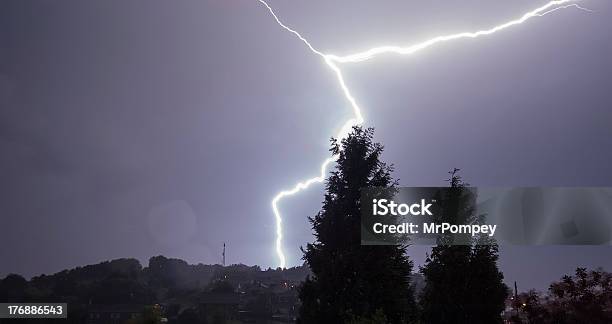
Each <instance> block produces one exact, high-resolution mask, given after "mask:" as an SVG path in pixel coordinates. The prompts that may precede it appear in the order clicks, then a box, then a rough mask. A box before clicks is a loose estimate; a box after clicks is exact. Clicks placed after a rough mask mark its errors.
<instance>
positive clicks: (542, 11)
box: [257, 0, 590, 268]
mask: <svg viewBox="0 0 612 324" xmlns="http://www.w3.org/2000/svg"><path fill="white" fill-rule="evenodd" d="M257 1H259V2H260V3H261V4H262V5H264V6H265V7H266V9H267V10H268V11H269V12H270V14H271V15H272V17H273V18H274V20H275V21H276V23H277V24H278V25H279V26H280V27H281V28H283V29H284V30H285V31H287V32H289V33H291V34H292V35H293V36H295V37H297V38H298V39H299V40H300V41H302V42H303V43H304V44H305V45H306V47H307V48H308V49H309V50H310V51H311V52H312V53H313V54H315V55H318V56H319V57H321V59H322V60H323V62H324V63H325V64H326V65H327V66H328V67H329V69H330V70H331V72H333V74H334V75H335V77H336V79H337V81H338V85H339V87H340V90H341V92H342V94H343V95H344V97H345V98H346V100H347V101H348V103H349V104H350V106H351V108H352V110H353V114H354V115H353V117H352V118H350V119H349V120H347V121H346V122H345V123H344V125H343V126H342V128H341V129H340V132H339V133H338V134H337V135H336V138H337V139H339V140H341V139H343V138H345V137H346V136H347V135H348V134H349V132H350V130H351V128H352V127H353V126H355V125H360V124H362V123H363V122H364V120H363V117H362V114H361V108H360V107H359V105H358V104H357V101H356V99H355V97H353V94H352V93H351V91H350V90H349V88H348V86H347V85H346V82H345V80H344V76H343V74H342V70H341V69H340V64H348V63H359V62H363V61H367V60H370V59H373V58H375V57H377V56H379V55H382V54H399V55H409V54H413V53H416V52H418V51H420V50H423V49H426V48H428V47H430V46H433V45H436V44H438V43H442V42H447V41H451V40H458V39H468V38H477V37H481V36H486V35H491V34H494V33H496V32H499V31H502V30H504V29H506V28H509V27H512V26H515V25H519V24H522V23H524V22H526V21H527V20H529V19H531V18H534V17H542V16H545V15H547V14H549V13H552V12H555V11H557V10H560V9H565V8H570V7H573V8H577V9H580V10H584V11H590V10H588V9H586V8H584V7H581V6H580V5H578V4H577V3H576V2H578V1H579V0H555V1H550V2H548V3H546V4H545V5H543V6H541V7H538V8H536V9H534V10H532V11H529V12H527V13H525V14H524V15H522V16H521V17H519V18H516V19H514V20H510V21H508V22H506V23H503V24H500V25H497V26H493V27H491V28H489V29H484V30H479V31H475V32H459V33H455V34H450V35H443V36H437V37H433V38H431V39H428V40H425V41H423V42H420V43H416V44H413V45H409V46H395V45H393V46H380V47H374V48H371V49H368V50H365V51H362V52H356V53H354V54H349V55H345V56H338V55H333V54H326V53H324V52H321V51H320V50H318V49H317V48H315V47H314V46H313V45H312V44H311V43H310V42H309V41H308V40H307V39H306V38H305V37H303V36H302V35H301V34H300V33H299V32H297V31H296V30H294V29H292V28H290V27H288V26H287V25H285V24H284V23H283V22H282V21H281V20H280V19H279V18H278V16H277V15H276V13H275V12H274V10H273V9H272V7H270V6H269V5H268V3H266V1H264V0H257ZM336 158H337V156H334V157H332V158H328V159H326V160H325V161H323V163H322V164H321V166H320V168H319V175H318V176H315V177H312V178H309V179H306V180H304V181H301V182H298V183H297V184H296V185H294V186H293V187H292V188H290V189H287V190H283V191H281V192H279V193H278V194H277V195H276V196H275V197H274V198H273V199H272V211H273V212H274V217H275V220H276V244H275V248H276V254H277V255H278V259H279V266H280V267H281V268H285V267H286V265H287V260H286V257H285V253H284V249H283V244H282V243H283V227H282V222H283V218H282V216H281V213H280V209H279V207H278V205H279V203H280V202H281V200H282V199H283V198H285V197H287V196H292V195H294V194H296V193H298V192H300V191H302V190H304V189H307V188H308V187H309V186H310V185H312V184H314V183H320V182H323V180H324V179H325V174H326V172H327V167H328V166H329V165H330V164H331V163H332V162H334V161H335V160H336Z"/></svg>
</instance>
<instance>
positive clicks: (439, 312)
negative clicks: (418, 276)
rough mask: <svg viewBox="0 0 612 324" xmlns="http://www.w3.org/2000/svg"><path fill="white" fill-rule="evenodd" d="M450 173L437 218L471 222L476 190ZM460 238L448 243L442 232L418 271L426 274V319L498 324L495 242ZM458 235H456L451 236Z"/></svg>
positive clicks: (501, 293) (500, 291) (501, 287)
mask: <svg viewBox="0 0 612 324" xmlns="http://www.w3.org/2000/svg"><path fill="white" fill-rule="evenodd" d="M458 171H459V169H454V170H453V171H451V172H449V173H450V175H451V177H450V179H448V181H449V183H450V188H448V190H445V191H443V197H439V198H438V202H439V204H440V207H441V208H440V211H441V212H440V215H437V216H436V217H437V219H436V221H437V222H449V223H452V224H469V223H474V222H477V221H478V215H475V210H474V203H473V202H474V199H475V197H474V194H473V192H472V191H471V190H469V188H467V184H466V183H464V182H463V181H462V179H461V177H460V176H459V175H458ZM465 235H466V236H465V237H459V238H458V239H459V240H460V241H462V242H467V244H463V245H450V243H451V239H452V238H451V237H450V236H446V235H442V236H440V237H439V239H438V245H437V246H435V247H434V248H433V249H432V252H431V254H430V255H429V256H428V257H427V259H426V261H425V265H424V266H423V267H422V268H421V272H422V274H423V275H424V277H425V288H424V289H423V292H422V295H421V298H420V303H421V317H422V321H423V322H424V323H431V324H438V323H476V324H478V323H501V322H502V319H501V312H502V311H503V309H504V303H505V300H506V298H507V294H508V292H507V287H506V285H505V284H504V283H503V278H504V277H503V274H502V273H501V272H500V271H499V269H498V267H497V260H498V247H497V244H496V243H495V241H493V240H491V239H490V238H488V237H486V236H483V237H478V238H476V239H475V240H472V239H471V238H470V237H467V236H469V235H470V234H465ZM454 238H455V239H457V234H455V235H454Z"/></svg>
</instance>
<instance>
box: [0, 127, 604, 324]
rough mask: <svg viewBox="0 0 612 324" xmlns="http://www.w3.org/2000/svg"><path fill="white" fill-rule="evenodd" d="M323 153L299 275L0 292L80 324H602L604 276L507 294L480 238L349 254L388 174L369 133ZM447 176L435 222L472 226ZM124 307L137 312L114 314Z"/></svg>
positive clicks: (66, 281) (130, 273) (11, 281)
mask: <svg viewBox="0 0 612 324" xmlns="http://www.w3.org/2000/svg"><path fill="white" fill-rule="evenodd" d="M330 151H331V153H332V154H333V155H334V156H336V157H337V163H336V168H335V169H334V170H333V171H332V172H331V173H330V174H329V177H328V178H327V180H326V187H325V189H326V193H325V197H324V200H323V205H322V208H321V210H320V211H319V212H318V213H317V214H316V215H314V216H313V217H310V218H309V220H310V223H311V225H312V229H313V232H314V237H315V240H314V242H312V243H310V244H307V246H306V247H304V248H303V253H304V256H303V259H304V261H305V262H306V266H305V267H301V268H294V269H289V270H277V271H275V270H270V271H260V270H259V269H258V268H254V269H252V270H253V271H252V272H248V271H246V272H245V271H233V272H228V271H226V269H225V268H222V267H220V266H204V265H198V266H187V265H186V264H183V263H184V262H183V263H181V262H182V261H179V260H176V261H172V262H169V260H168V259H165V258H157V259H156V258H154V259H152V260H151V262H150V263H149V266H148V267H147V268H144V269H142V268H141V267H140V265H139V264H138V263H137V262H135V261H133V260H121V261H117V262H118V264H122V266H121V267H120V268H122V269H123V270H121V271H116V270H113V269H114V268H115V264H113V263H112V262H111V263H108V264H102V265H99V266H98V267H96V266H94V267H92V268H88V267H85V268H80V269H78V271H74V270H73V271H74V272H71V271H68V272H62V273H60V274H57V275H54V276H52V278H47V277H37V278H34V279H32V280H31V281H30V282H26V281H25V280H23V279H20V278H17V277H11V278H7V279H5V280H3V282H2V287H4V288H2V289H0V291H4V292H7V291H8V292H10V293H11V294H14V293H15V292H17V293H18V294H23V295H22V297H23V298H26V299H30V298H31V300H35V299H36V300H42V301H53V300H58V301H60V300H61V301H68V302H69V303H72V304H74V305H75V306H74V307H72V312H74V314H72V317H71V318H70V319H69V320H70V321H72V322H73V323H92V324H93V323H161V322H162V321H166V320H167V321H168V322H174V323H283V322H294V321H297V322H298V323H308V324H310V323H313V324H319V323H323V324H326V323H331V324H336V323H339V324H342V323H347V324H382V323H428V324H445V323H459V324H468V323H469V324H495V323H542V324H548V323H556V324H574V323H593V324H604V323H612V287H611V286H612V283H611V280H612V279H611V278H612V276H611V275H610V274H609V273H605V272H603V271H591V272H588V271H586V270H585V269H578V270H577V272H576V274H575V276H568V277H564V278H562V280H561V281H560V282H558V283H553V284H552V285H551V288H550V290H549V293H548V294H547V295H542V296H540V295H538V294H536V293H534V292H529V293H525V294H521V295H518V294H516V293H514V294H513V292H512V291H511V290H510V289H509V288H508V287H507V286H506V285H505V284H504V281H503V279H504V276H503V274H502V272H501V271H500V270H499V268H498V264H497V262H498V247H497V244H496V242H495V241H492V240H491V239H490V238H488V237H486V236H485V237H475V238H473V239H471V238H467V239H466V240H462V241H464V242H468V243H467V244H465V245H460V246H452V245H448V242H449V241H448V239H449V238H447V237H444V236H441V237H440V238H439V240H438V242H437V245H436V246H435V247H433V248H432V251H431V253H430V254H429V256H428V257H427V259H426V261H425V263H424V265H423V266H422V267H420V269H418V270H417V269H413V263H412V260H410V258H409V257H408V255H407V254H406V247H405V246H400V245H389V246H371V245H361V236H360V228H361V222H360V220H361V210H360V206H361V204H360V197H361V189H362V188H366V187H382V188H385V189H386V190H387V191H393V190H394V188H396V186H397V181H396V180H394V179H393V178H392V175H391V173H392V171H393V167H392V165H388V164H385V163H384V162H382V160H381V156H382V152H383V146H382V145H381V144H379V143H375V142H373V130H372V129H363V128H359V127H355V128H354V129H353V131H352V133H351V134H350V135H349V136H348V137H347V138H345V139H343V140H342V141H336V140H332V145H331V149H330ZM458 171H459V170H457V169H455V170H453V171H451V172H450V176H449V179H448V182H449V190H447V191H445V193H444V194H443V195H441V196H440V197H436V205H439V208H438V210H437V212H436V215H434V216H433V217H435V218H436V221H437V222H449V223H454V224H458V223H461V224H468V223H473V222H477V221H478V219H479V215H475V211H474V209H473V208H472V206H473V204H471V202H472V201H473V196H472V191H470V190H468V189H467V188H466V187H467V184H466V183H464V182H463V180H462V179H461V177H460V176H459V174H458ZM179 264H181V265H179ZM243 267H244V266H243ZM100 269H102V270H100ZM234 270H240V269H239V268H237V269H234ZM415 273H420V274H421V276H422V278H423V283H422V284H419V283H417V282H415V278H416V276H415ZM77 278H79V279H78V280H77ZM416 287H419V289H416ZM54 298H55V299H54ZM120 303H122V304H121V305H123V306H121V307H118V306H117V305H119V304H120ZM72 304H71V305H72ZM134 304H137V305H139V307H140V309H139V310H138V311H136V310H131V311H130V308H129V307H127V306H125V305H134ZM158 304H159V305H158ZM100 305H102V306H103V305H115V306H113V307H115V308H114V309H113V308H112V307H111V308H110V309H109V308H108V307H101V306H100ZM143 309H144V310H143ZM108 314H112V316H109V317H104V316H107V315H108ZM122 314H129V315H130V317H129V318H124V317H123V315H122ZM2 323H4V322H2Z"/></svg>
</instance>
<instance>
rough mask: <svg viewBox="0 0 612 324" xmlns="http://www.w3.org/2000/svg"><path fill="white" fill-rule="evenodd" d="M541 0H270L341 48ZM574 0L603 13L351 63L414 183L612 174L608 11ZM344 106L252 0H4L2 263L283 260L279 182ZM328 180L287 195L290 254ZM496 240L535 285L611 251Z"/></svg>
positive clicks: (605, 181)
mask: <svg viewBox="0 0 612 324" xmlns="http://www.w3.org/2000/svg"><path fill="white" fill-rule="evenodd" d="M543 3H544V1H513V2H488V1H487V2H483V1H461V2H440V3H418V2H402V1H385V2H377V5H374V4H373V3H372V2H371V1H334V2H327V1H318V2H312V1H292V2H281V1H276V2H272V5H273V6H274V7H275V8H277V9H278V12H279V14H280V15H281V16H282V17H283V18H284V19H285V20H286V21H287V22H288V23H290V24H291V25H292V26H295V28H296V29H298V30H300V31H301V32H302V33H303V34H304V35H305V36H307V37H308V38H309V39H310V40H311V41H312V42H313V44H315V45H316V46H317V47H318V48H321V49H323V50H324V51H329V52H333V53H339V54H343V53H348V52H350V51H354V50H360V49H365V48H367V47H370V46H372V45H374V44H376V45H378V44H383V43H398V40H399V41H400V44H410V43H412V42H415V41H420V40H423V39H426V38H428V37H431V36H434V35H438V34H441V33H448V32H454V31H456V30H473V29H477V28H485V27H489V26H491V25H492V24H496V23H498V22H500V21H506V20H508V19H511V18H514V17H516V16H519V15H521V14H522V13H524V12H525V11H526V10H530V9H532V8H534V7H536V6H538V5H541V4H543ZM583 4H584V5H585V6H589V7H591V8H592V9H595V10H596V12H595V13H593V14H588V13H585V12H582V11H578V10H572V9H569V10H566V11H563V12H559V13H556V14H554V15H551V16H547V17H545V18H538V19H537V20H534V21H533V22H529V23H528V24H525V25H523V26H519V27H516V28H514V29H512V30H509V31H507V32H504V33H503V34H499V36H498V35H496V36H495V37H489V38H483V39H479V40H477V41H465V42H464V41H461V42H458V43H453V44H450V43H449V44H444V45H441V46H439V47H436V48H431V49H428V50H427V51H425V52H422V53H419V54H418V55H414V56H411V57H409V58H405V57H403V58H398V57H393V56H389V57H384V58H381V59H380V60H375V61H371V62H368V63H366V64H363V65H350V66H345V67H344V69H345V73H346V78H347V82H348V83H349V86H350V87H351V89H352V90H353V91H354V92H355V94H356V96H357V100H358V101H359V102H360V104H361V105H362V106H363V107H364V114H365V116H366V118H367V120H368V124H369V125H371V126H375V127H377V133H376V137H377V139H378V140H381V141H382V142H383V143H384V144H385V146H386V148H387V151H386V152H385V158H386V159H387V160H388V161H389V162H393V163H395V165H396V167H397V172H396V176H398V177H399V178H400V179H401V184H402V185H406V186H412V185H440V184H441V183H442V181H443V179H444V178H445V177H444V176H445V172H446V171H447V170H448V169H450V168H452V167H461V168H463V170H464V172H465V173H464V176H465V177H466V178H467V179H468V181H469V182H471V183H473V184H475V185H610V183H612V174H611V173H610V172H609V165H610V161H611V155H610V154H611V153H610V150H609V147H610V139H611V138H612V131H611V130H612V127H610V123H612V114H611V112H610V109H609V107H612V99H611V97H610V94H609V91H608V88H609V84H610V83H611V82H610V81H611V80H610V76H611V75H612V73H610V72H612V68H611V65H612V63H611V62H610V57H612V41H610V37H609V29H610V28H609V27H610V26H609V21H610V16H611V15H612V13H611V8H612V7H611V6H610V4H609V3H608V2H604V1H588V2H587V1H585V2H584V3H583ZM349 113H350V108H349V106H348V105H347V103H346V102H345V101H344V99H343V97H342V96H341V94H340V92H339V89H338V85H337V84H336V82H335V80H334V78H333V76H332V74H331V73H330V72H329V70H328V69H327V68H326V67H325V65H324V64H322V62H321V61H320V60H319V58H317V57H316V56H313V55H312V53H310V52H308V50H307V49H306V48H305V47H304V46H303V44H301V43H300V42H299V41H296V40H295V39H294V38H293V37H291V35H289V34H287V33H285V32H283V31H282V30H280V29H279V28H278V26H277V25H276V24H275V23H274V21H273V20H272V19H271V17H270V16H269V15H268V14H267V12H266V11H265V10H263V8H262V7H261V6H260V5H258V4H257V3H256V1H172V2H168V1H131V2H125V1H97V2H87V3H84V2H82V1H59V2H58V1H4V2H3V3H2V4H1V5H0V143H1V145H2V146H1V147H2V149H1V150H0V163H1V168H0V176H1V179H2V185H1V187H0V195H1V197H2V198H1V204H0V205H1V207H2V211H1V212H2V215H1V218H2V227H1V228H0V237H1V241H0V243H2V246H3V248H2V249H0V259H2V260H11V262H2V263H1V264H0V275H2V274H5V273H7V272H19V273H23V274H26V275H32V274H37V273H39V272H51V271H56V270H60V269H63V268H66V267H70V266H74V265H82V264H86V263H92V262H98V261H100V260H104V259H109V258H115V257H127V256H135V257H138V258H141V259H146V258H148V257H149V256H151V255H156V254H160V253H163V254H167V255H169V256H175V257H181V258H185V259H187V260H188V261H190V262H204V263H213V262H219V258H220V256H219V255H220V254H219V253H220V248H221V246H222V243H223V242H228V246H229V249H228V260H229V261H230V262H244V263H249V264H255V263H256V264H261V265H264V266H274V265H276V259H275V255H274V248H273V241H274V219H273V217H272V214H271V211H270V205H269V203H270V198H271V197H272V196H273V195H274V194H275V192H276V191H277V190H280V189H284V188H286V187H288V186H290V185H291V184H293V183H294V182H295V180H297V179H299V178H304V177H307V176H310V175H313V174H314V173H315V172H316V171H317V167H318V165H319V163H320V161H321V160H322V159H323V158H324V157H325V156H326V154H327V145H328V142H327V140H328V138H329V137H330V136H331V135H333V134H334V133H335V131H336V130H337V129H338V127H339V126H340V125H341V123H342V122H343V121H344V120H345V118H346V117H347V116H348V114H349ZM415 152H419V153H418V154H417V153H415ZM321 192H322V191H321V188H313V189H312V190H309V191H308V192H305V193H304V194H303V195H302V196H300V197H299V198H294V199H291V200H287V201H284V202H283V205H282V206H281V207H282V209H283V213H284V214H285V216H286V220H285V232H286V236H285V237H286V240H285V245H286V248H287V252H288V254H289V260H290V263H291V264H297V263H299V262H300V261H299V250H298V247H299V245H301V244H304V243H305V242H307V241H310V240H311V239H312V238H311V236H310V229H309V228H310V227H309V225H308V223H307V220H306V217H307V216H310V215H312V214H313V213H314V212H315V211H316V210H317V208H318V207H319V205H320V204H319V203H320V201H321ZM172 215H176V219H178V220H180V221H178V222H172V219H173V216H172ZM173 224H174V225H176V226H174V227H173ZM185 224H191V225H190V226H185ZM165 227H168V230H167V231H164V230H163V228H165ZM192 228H193V232H192ZM172 233H173V234H172ZM174 236H181V237H180V238H173V237H174ZM7 247H8V248H7ZM412 253H414V254H415V255H417V259H418V260H417V262H419V260H420V259H422V254H423V252H422V251H420V252H419V251H412ZM504 253H505V255H507V256H508V257H507V258H506V259H502V265H503V266H504V269H506V270H507V273H506V275H507V277H508V278H509V280H513V278H514V279H519V280H521V282H522V281H524V280H528V279H529V278H526V277H525V276H523V275H521V271H520V270H519V269H518V266H517V264H532V269H534V270H533V271H534V272H535V273H539V274H541V275H540V276H536V277H537V280H536V279H533V280H532V281H531V282H528V284H530V285H531V286H536V285H540V286H539V287H542V285H543V284H542V282H545V281H548V280H552V279H554V278H556V277H558V275H560V274H561V273H567V272H570V271H571V268H572V267H574V266H576V265H583V264H584V265H592V266H597V265H603V266H607V267H610V266H612V265H610V264H605V263H604V262H605V258H604V256H605V255H606V253H609V250H608V249H603V248H601V249H587V250H584V249H575V250H574V249H569V250H566V249H554V248H548V249H543V250H538V251H535V252H533V253H531V254H530V253H528V251H521V253H517V252H516V251H515V250H509V251H504ZM608 259H609V258H608ZM542 260H546V263H548V264H555V267H554V269H553V268H552V267H550V268H549V267H546V266H544V265H539V262H541V261H542ZM608 262H609V261H608Z"/></svg>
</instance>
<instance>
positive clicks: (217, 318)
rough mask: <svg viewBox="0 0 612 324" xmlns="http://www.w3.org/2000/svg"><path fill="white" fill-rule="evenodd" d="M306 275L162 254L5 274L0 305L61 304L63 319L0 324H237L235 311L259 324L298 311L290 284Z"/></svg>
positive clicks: (303, 271) (0, 282) (294, 288)
mask: <svg viewBox="0 0 612 324" xmlns="http://www.w3.org/2000/svg"><path fill="white" fill-rule="evenodd" d="M308 274H309V271H308V268H307V267H295V268H290V269H282V270H281V269H268V270H261V269H260V268H259V267H258V266H245V265H240V264H239V265H231V266H225V267H224V266H221V265H204V264H197V265H190V264H187V262H185V261H183V260H179V259H169V258H165V257H163V256H157V257H153V258H151V259H150V260H149V264H148V266H147V267H142V266H141V264H140V263H139V261H138V260H135V259H118V260H112V261H107V262H102V263H99V264H95V265H88V266H84V267H77V268H75V269H71V270H64V271H61V272H58V273H56V274H52V275H41V276H37V277H33V278H32V279H31V280H29V281H28V280H26V279H24V278H23V277H21V276H19V275H16V274H11V275H8V276H6V277H5V278H4V279H2V280H0V302H67V303H68V306H69V307H68V310H69V312H68V320H13V321H9V320H6V319H5V320H1V319H0V323H29V322H31V323H42V322H58V323H60V322H61V323H133V324H136V323H160V322H161V320H162V318H164V319H166V320H168V321H169V322H171V323H213V322H214V323H232V322H238V321H240V318H239V312H240V311H242V313H245V312H247V313H249V314H247V315H245V317H246V319H247V320H249V319H254V320H258V321H260V322H265V321H266V320H268V319H271V318H272V317H273V313H274V312H275V311H276V312H279V311H284V312H285V314H284V315H288V314H289V312H288V311H289V310H287V308H290V307H291V306H294V307H295V305H297V285H298V284H299V283H300V282H302V281H303V280H304V279H305V278H306V276H307V275H308ZM292 297H293V298H292ZM281 298H285V299H286V301H284V302H283V301H281V300H280V299H281ZM277 317H278V316H277ZM285 317H286V318H284V319H289V316H285ZM294 317H295V315H294V316H293V317H292V318H294ZM226 320H228V321H226Z"/></svg>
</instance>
